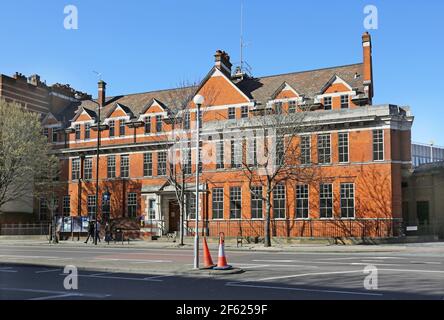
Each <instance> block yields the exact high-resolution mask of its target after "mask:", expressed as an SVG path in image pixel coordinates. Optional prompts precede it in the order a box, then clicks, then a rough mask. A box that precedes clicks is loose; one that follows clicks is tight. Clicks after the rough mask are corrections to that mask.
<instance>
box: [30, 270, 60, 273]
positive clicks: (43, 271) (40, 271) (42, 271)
mask: <svg viewBox="0 0 444 320" xmlns="http://www.w3.org/2000/svg"><path fill="white" fill-rule="evenodd" d="M57 271H60V269H45V270H39V271H36V272H35V273H47V272H57Z"/></svg>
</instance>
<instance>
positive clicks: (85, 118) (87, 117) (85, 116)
mask: <svg viewBox="0 0 444 320" xmlns="http://www.w3.org/2000/svg"><path fill="white" fill-rule="evenodd" d="M91 120H94V119H93V118H92V117H91V116H90V115H89V113H88V112H86V111H85V110H82V112H80V113H79V114H78V115H76V116H75V117H74V119H73V122H83V121H91Z"/></svg>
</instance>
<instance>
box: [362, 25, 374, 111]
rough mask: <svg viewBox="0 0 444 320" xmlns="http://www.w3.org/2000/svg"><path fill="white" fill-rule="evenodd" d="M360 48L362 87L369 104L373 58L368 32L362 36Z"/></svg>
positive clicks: (371, 88)
mask: <svg viewBox="0 0 444 320" xmlns="http://www.w3.org/2000/svg"><path fill="white" fill-rule="evenodd" d="M362 48H363V53H364V85H365V88H366V91H367V92H368V97H369V100H370V104H371V99H372V98H373V58H372V38H371V36H370V34H369V33H368V32H364V34H363V35H362Z"/></svg>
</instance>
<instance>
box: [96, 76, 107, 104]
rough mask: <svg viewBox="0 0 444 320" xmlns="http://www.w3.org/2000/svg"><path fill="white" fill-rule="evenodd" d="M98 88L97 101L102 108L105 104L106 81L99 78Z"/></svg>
mask: <svg viewBox="0 0 444 320" xmlns="http://www.w3.org/2000/svg"><path fill="white" fill-rule="evenodd" d="M98 89H99V94H98V98H97V102H98V103H99V105H100V107H102V108H103V107H104V106H105V99H106V82H105V81H103V80H100V81H99V83H98Z"/></svg>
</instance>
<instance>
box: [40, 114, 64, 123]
mask: <svg viewBox="0 0 444 320" xmlns="http://www.w3.org/2000/svg"><path fill="white" fill-rule="evenodd" d="M57 124H60V122H59V121H58V120H57V119H56V118H55V117H54V115H53V114H52V113H48V114H47V115H46V116H45V118H43V120H42V125H43V126H51V125H57Z"/></svg>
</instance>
